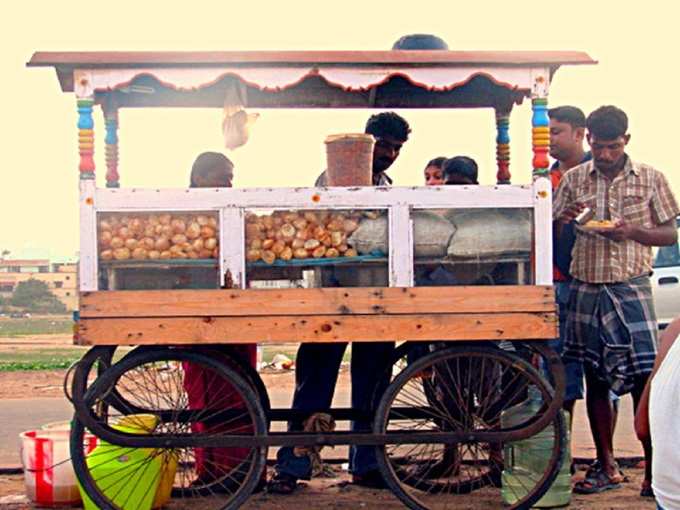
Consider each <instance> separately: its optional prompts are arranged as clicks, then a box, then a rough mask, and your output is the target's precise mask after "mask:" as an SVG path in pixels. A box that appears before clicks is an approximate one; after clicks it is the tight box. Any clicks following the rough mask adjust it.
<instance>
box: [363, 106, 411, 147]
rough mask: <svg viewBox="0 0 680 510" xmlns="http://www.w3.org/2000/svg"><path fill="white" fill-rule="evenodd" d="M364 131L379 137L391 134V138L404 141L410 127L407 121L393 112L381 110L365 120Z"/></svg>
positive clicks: (406, 138)
mask: <svg viewBox="0 0 680 510" xmlns="http://www.w3.org/2000/svg"><path fill="white" fill-rule="evenodd" d="M364 132H365V133H367V134H370V135H373V136H375V137H376V138H380V137H382V136H391V137H392V138H394V139H396V140H399V141H401V142H405V141H406V140H408V134H409V133H410V132H411V128H410V127H409V125H408V122H406V120H404V119H403V118H402V117H400V116H399V115H397V114H396V113H394V112H382V113H376V114H375V115H371V117H370V118H369V119H368V121H367V122H366V128H365V129H364Z"/></svg>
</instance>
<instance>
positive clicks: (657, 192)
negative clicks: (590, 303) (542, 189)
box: [553, 157, 678, 283]
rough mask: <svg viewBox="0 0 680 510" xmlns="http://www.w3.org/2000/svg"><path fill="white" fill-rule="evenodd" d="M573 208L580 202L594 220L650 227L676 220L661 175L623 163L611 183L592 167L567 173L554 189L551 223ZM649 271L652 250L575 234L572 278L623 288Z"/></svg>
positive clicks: (591, 164) (589, 164) (674, 204)
mask: <svg viewBox="0 0 680 510" xmlns="http://www.w3.org/2000/svg"><path fill="white" fill-rule="evenodd" d="M573 202H583V203H585V204H586V205H587V206H588V207H590V208H591V209H592V210H593V211H595V218H596V219H598V220H612V221H616V220H624V221H625V222H626V223H629V224H633V225H641V226H643V227H647V228H650V227H655V226H658V225H660V224H662V223H666V222H667V221H669V220H672V219H673V218H675V217H676V216H677V214H678V204H677V202H676V200H675V197H674V196H673V192H672V191H671V189H670V187H669V185H668V181H667V180H666V178H665V177H664V175H663V174H662V173H661V172H659V171H658V170H655V169H654V168H652V167H651V166H649V165H645V164H642V163H636V162H634V161H631V159H630V158H629V157H626V163H625V165H624V168H623V170H622V171H621V172H620V173H619V174H618V175H617V176H616V177H615V178H614V180H613V181H610V180H609V179H608V178H607V177H605V176H604V175H603V174H602V173H600V172H599V171H598V170H597V168H596V167H595V164H594V162H593V161H588V162H586V163H583V164H581V165H579V166H577V167H574V168H572V169H571V170H569V171H568V172H567V173H566V174H565V175H564V177H563V178H562V181H561V182H560V186H559V187H558V188H557V193H556V195H555V200H554V202H553V217H554V218H555V219H557V218H558V217H559V216H560V215H561V214H562V212H563V211H564V210H565V209H566V208H567V207H569V205H570V204H572V203H573ZM651 271H652V248H651V247H650V246H644V245H642V244H640V243H638V242H637V241H632V240H630V239H627V240H625V241H620V242H617V241H612V240H609V239H607V238H605V237H603V236H601V235H598V234H594V233H590V232H585V231H584V230H582V229H578V228H577V233H576V245H575V246H574V252H573V259H572V262H571V271H570V272H571V275H572V276H573V277H574V278H576V279H578V280H581V281H583V282H588V283H613V282H625V281H628V280H630V279H631V278H635V277H637V276H641V275H645V274H649V273H650V272H651Z"/></svg>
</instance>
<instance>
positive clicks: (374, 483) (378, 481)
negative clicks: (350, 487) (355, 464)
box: [352, 469, 387, 489]
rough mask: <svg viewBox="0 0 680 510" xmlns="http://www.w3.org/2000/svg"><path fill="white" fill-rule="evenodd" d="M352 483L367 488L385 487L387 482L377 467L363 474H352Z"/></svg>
mask: <svg viewBox="0 0 680 510" xmlns="http://www.w3.org/2000/svg"><path fill="white" fill-rule="evenodd" d="M352 484H354V485H359V486H360V487H367V488H369V489H387V484H386V483H385V480H384V478H383V477H382V475H381V474H380V471H378V470H377V469H375V470H373V471H367V472H366V473H364V474H363V475H352Z"/></svg>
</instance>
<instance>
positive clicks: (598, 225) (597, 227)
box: [581, 220, 618, 232]
mask: <svg viewBox="0 0 680 510" xmlns="http://www.w3.org/2000/svg"><path fill="white" fill-rule="evenodd" d="M617 226H618V223H616V222H614V221H611V220H590V221H588V222H586V223H585V224H584V225H582V226H581V228H582V229H583V230H586V231H588V232H610V231H612V230H614V229H615V228H616V227H617Z"/></svg>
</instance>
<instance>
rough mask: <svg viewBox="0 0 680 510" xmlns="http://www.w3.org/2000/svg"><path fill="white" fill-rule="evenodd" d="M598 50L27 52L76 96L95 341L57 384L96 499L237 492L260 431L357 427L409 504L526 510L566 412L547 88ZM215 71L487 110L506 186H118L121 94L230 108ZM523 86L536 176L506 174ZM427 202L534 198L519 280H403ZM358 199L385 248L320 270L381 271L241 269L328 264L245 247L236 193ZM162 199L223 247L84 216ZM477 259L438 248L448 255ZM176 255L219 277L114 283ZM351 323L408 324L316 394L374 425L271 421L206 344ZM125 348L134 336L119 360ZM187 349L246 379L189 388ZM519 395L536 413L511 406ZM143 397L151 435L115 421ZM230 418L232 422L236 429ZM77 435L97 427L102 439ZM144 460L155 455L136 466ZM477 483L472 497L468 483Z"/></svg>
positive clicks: (86, 318)
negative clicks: (375, 389)
mask: <svg viewBox="0 0 680 510" xmlns="http://www.w3.org/2000/svg"><path fill="white" fill-rule="evenodd" d="M592 63H594V62H593V61H592V60H591V59H590V58H589V57H588V56H587V55H585V54H583V53H579V52H505V51H502V52H464V51H362V52H314V51H303V52H190V53H177V52H153V53H143V52H142V53H115V52H92V53H46V52H38V53H36V54H35V55H34V56H33V58H32V59H31V61H30V62H29V66H53V67H54V68H55V69H56V71H57V75H58V78H59V82H60V84H61V88H62V90H63V91H64V92H73V93H75V96H76V100H77V108H78V114H79V120H78V143H79V151H80V167H79V170H80V177H81V178H80V228H81V244H80V272H79V279H80V281H79V285H80V313H79V320H78V327H77V336H76V342H77V343H78V344H80V345H91V346H93V347H92V349H91V350H90V351H88V353H87V354H86V355H85V356H84V357H83V359H82V360H81V361H80V362H79V363H78V364H77V366H76V367H75V370H74V371H73V374H72V375H73V377H72V380H71V381H70V382H69V385H70V393H71V398H72V401H73V404H74V408H75V417H74V421H73V430H72V445H71V447H72V457H73V462H74V465H75V468H76V472H77V474H78V477H79V479H80V481H81V483H82V485H83V487H84V488H85V491H86V492H87V494H88V495H89V497H90V498H91V499H92V501H94V502H95V503H96V504H97V505H99V507H100V508H115V509H118V508H131V505H132V506H134V505H137V504H138V503H139V501H138V500H136V499H135V498H137V497H139V494H140V493H142V494H150V493H153V494H155V495H156V503H160V500H159V499H158V498H160V496H158V494H160V490H158V489H157V487H158V486H159V485H161V486H163V484H164V483H165V484H166V485H168V487H167V490H168V491H169V490H170V489H169V486H170V485H172V492H171V494H172V500H171V501H166V502H165V505H166V506H168V507H170V508H175V507H178V508H181V507H183V506H192V505H198V506H199V507H200V508H237V507H238V506H240V505H241V504H242V503H243V502H244V501H245V500H246V498H247V497H248V495H249V494H250V493H251V492H252V490H253V489H254V488H255V486H256V485H257V483H258V481H259V480H260V477H261V473H262V469H263V467H264V465H265V462H266V459H267V451H268V447H270V446H276V447H278V446H284V445H288V446H298V447H301V446H307V447H315V446H321V445H340V444H345V445H346V444H353V445H358V444H359V445H375V452H376V455H377V458H378V463H379V465H380V469H381V472H382V474H383V476H384V478H385V481H386V482H387V484H388V486H389V487H390V488H391V489H392V490H393V492H394V493H395V494H396V495H397V496H398V497H399V498H400V499H401V500H402V501H403V502H404V503H405V504H406V505H407V506H408V507H410V508H456V507H460V506H464V507H465V508H471V506H470V505H471V504H472V505H474V503H471V501H473V502H474V501H478V502H479V505H480V508H481V507H482V506H486V507H488V506H491V507H494V506H500V505H501V502H503V503H504V504H506V505H509V507H511V508H529V507H530V506H531V505H532V504H533V503H535V502H536V501H537V500H538V499H539V498H540V497H541V496H542V495H543V494H544V493H545V492H546V490H547V489H548V487H549V486H550V484H551V482H552V481H553V480H554V479H555V477H556V475H557V472H558V470H559V468H560V465H561V460H562V455H563V452H564V431H565V425H564V421H563V418H562V415H561V413H559V412H558V410H559V409H560V408H561V404H562V396H561V395H562V394H563V390H564V373H563V370H562V367H561V364H560V362H559V359H558V357H557V356H556V355H555V354H554V353H553V352H552V351H551V350H550V349H548V348H547V347H546V346H545V340H548V339H553V338H555V337H556V336H557V319H556V313H555V302H554V296H553V289H552V287H551V285H552V263H551V259H552V257H551V250H552V247H551V242H552V241H551V225H552V220H551V217H552V215H551V190H550V182H549V180H548V179H547V178H546V176H547V172H548V167H549V162H548V157H547V152H548V141H549V133H548V118H547V95H548V87H549V83H550V80H551V78H552V76H553V74H554V73H555V71H556V70H557V69H558V67H559V66H561V65H564V64H592ZM227 90H232V91H233V90H237V91H238V94H239V97H241V98H243V101H244V104H245V105H247V107H248V108H249V109H260V108H262V109H264V108H327V107H328V108H330V107H332V108H366V109H398V108H460V107H464V108H493V109H494V110H495V114H496V115H495V118H496V127H497V139H496V142H497V161H498V171H497V182H498V184H497V185H495V186H471V187H467V186H465V187H456V186H452V187H446V186H442V187H428V188H425V187H391V188H384V187H373V188H366V187H357V188H335V187H329V188H278V189H270V188H258V189H231V188H220V189H130V188H122V187H120V185H119V174H118V157H117V154H118V138H117V130H118V111H119V110H120V109H121V108H137V107H165V106H174V107H177V106H179V107H217V108H221V107H222V106H223V101H224V97H225V93H226V91H227ZM526 98H530V100H531V106H532V109H533V118H532V126H531V129H532V140H533V153H534V157H533V167H534V169H533V176H534V179H533V181H532V182H531V183H528V184H525V185H513V184H510V172H509V161H510V152H509V142H510V141H509V137H508V127H509V119H510V112H511V110H512V108H513V106H514V105H516V104H520V103H521V102H522V101H523V100H524V99H526ZM97 105H98V106H100V107H101V109H102V111H103V114H104V129H105V131H106V139H105V143H106V162H107V173H106V187H105V188H100V187H97V185H96V181H95V178H94V177H95V165H94V160H93V147H94V120H93V110H94V108H95V107H96V106H97ZM311 178H312V176H310V180H311ZM433 208H438V209H443V208H454V209H458V208H464V209H483V208H501V209H520V208H522V209H527V210H530V211H531V213H532V215H531V217H532V218H533V220H532V226H533V229H532V239H533V241H532V246H531V248H530V249H529V250H527V251H526V252H525V253H521V254H510V255H505V256H504V257H505V258H504V259H502V260H500V259H499V260H496V262H497V263H498V262H502V263H504V264H507V265H508V267H512V268H514V272H511V273H510V274H512V275H513V276H512V277H511V279H510V281H506V282H505V283H506V284H505V285H491V286H477V285H470V286H449V287H418V286H414V274H415V272H416V270H417V268H418V266H419V264H420V265H427V264H428V263H433V261H432V260H429V261H428V260H424V259H422V260H419V259H418V258H417V257H416V256H415V255H414V242H413V238H414V234H413V218H412V215H413V212H414V211H418V210H421V209H433ZM367 209H370V210H380V211H383V212H384V213H385V214H386V215H387V218H388V220H387V221H388V226H389V229H388V230H389V243H388V245H389V249H388V250H387V251H388V252H387V253H385V254H384V255H383V256H382V257H380V256H378V257H364V258H361V257H357V258H347V259H344V260H343V259H338V260H335V261H332V262H333V267H345V268H354V269H355V270H356V271H359V270H363V269H362V268H367V267H368V268H377V267H382V268H383V270H384V272H385V275H386V280H387V281H386V282H385V283H387V284H388V285H387V286H385V285H382V286H372V287H354V288H350V287H338V288H290V289H276V288H274V289H256V288H249V287H250V285H249V282H251V281H254V280H256V279H258V278H259V279H264V280H267V279H299V278H301V275H302V271H303V270H305V271H311V272H312V274H315V272H316V274H318V272H319V271H320V269H319V267H320V264H328V261H325V262H319V261H306V262H303V263H298V264H297V265H296V264H293V263H284V262H279V261H277V263H276V264H273V265H271V266H266V265H264V264H263V263H257V264H246V262H245V246H244V240H245V229H246V227H245V223H246V215H247V214H248V212H249V211H251V210H304V211H321V210H330V211H336V212H337V211H340V210H352V211H363V210H367ZM166 211H170V212H180V213H182V214H190V213H195V212H202V213H207V214H212V215H214V217H215V218H216V225H217V226H218V231H219V240H220V242H219V253H218V256H217V257H216V258H213V259H203V260H160V261H159V260H143V261H133V260H130V261H102V260H100V258H99V257H98V253H99V252H98V238H97V235H98V228H97V225H98V221H99V220H100V218H102V217H104V216H102V215H106V214H109V213H118V214H121V213H124V214H140V213H146V214H158V213H160V212H166ZM470 262H471V261H465V260H457V261H451V260H444V261H442V260H438V261H435V263H444V264H449V265H453V266H457V267H460V265H461V264H466V263H468V264H469V263H470ZM473 262H474V263H477V264H478V263H479V262H480V261H479V260H476V261H473ZM178 270H181V271H198V272H199V273H200V272H202V274H203V275H204V281H207V282H208V283H207V284H204V285H199V286H203V287H211V286H212V287H213V288H212V289H210V288H194V289H187V288H177V286H173V285H172V284H169V283H168V284H167V285H161V286H157V287H156V288H155V290H124V289H126V288H127V289H130V286H129V285H130V284H129V282H130V281H139V278H141V277H140V275H141V274H142V273H143V272H146V273H149V272H151V273H154V272H155V273H154V274H156V276H155V277H151V280H149V281H155V282H159V281H161V282H162V281H165V282H166V283H167V282H170V281H172V279H173V275H174V274H176V272H177V271H178ZM345 270H347V269H345ZM158 275H160V277H158ZM205 275H207V276H205ZM125 282H128V283H125ZM173 287H174V288H173ZM348 341H349V342H375V341H397V342H404V343H403V344H402V345H401V346H400V347H399V348H398V349H397V350H396V352H395V357H394V360H393V363H392V365H391V366H390V369H389V376H390V381H391V382H390V384H389V387H388V388H387V389H386V390H385V391H384V392H382V393H380V394H378V395H375V396H374V404H375V405H374V406H372V408H371V409H368V410H366V409H352V408H347V409H331V410H319V411H327V412H328V413H330V414H331V415H332V416H333V417H334V418H335V419H336V420H339V421H342V420H350V419H357V418H359V417H364V418H368V419H371V420H372V423H373V431H372V432H361V433H359V432H348V431H328V432H316V433H315V432H298V433H293V432H275V431H272V430H270V424H271V422H277V421H287V420H291V419H299V418H302V416H301V413H300V412H299V411H294V410H290V409H272V408H271V407H270V405H269V399H268V397H267V391H266V388H265V386H264V384H263V383H262V380H261V379H260V377H259V375H258V373H257V372H255V371H254V370H253V369H252V368H250V367H249V366H248V365H246V364H244V363H242V362H239V360H237V359H229V358H226V357H221V356H217V355H212V354H211V353H210V350H209V347H203V346H209V345H212V344H243V343H259V344H269V343H281V342H316V343H325V342H348ZM433 343H436V345H437V346H439V347H436V348H435V347H429V348H428V349H426V352H425V353H424V354H423V353H422V349H421V354H420V355H419V356H417V357H416V356H413V355H409V352H410V349H411V348H412V347H413V346H414V345H417V344H420V345H428V346H430V345H434V344H433ZM118 346H135V348H134V349H133V350H131V351H129V352H127V353H126V354H124V355H123V356H122V357H120V356H117V355H116V348H117V347H118ZM198 346H202V348H200V349H198V348H197V347H198ZM188 366H195V367H201V369H202V370H203V373H204V374H211V377H213V379H220V380H227V381H228V382H229V388H230V389H229V391H230V392H232V393H233V394H234V395H236V397H237V398H232V399H231V400H230V402H232V405H224V403H223V404H221V405H217V404H214V403H213V404H206V403H204V404H203V405H196V404H195V402H192V401H191V400H192V399H191V397H190V396H188V393H189V390H188V389H187V388H186V374H185V372H186V370H187V367H188ZM546 374H547V376H546ZM222 388H224V386H222ZM234 402H236V403H235V404H234ZM528 404H533V407H532V406H531V405H528ZM520 408H521V409H524V410H527V409H529V410H530V411H529V412H526V413H524V414H523V415H522V416H521V418H517V416H519V415H518V414H517V410H518V409H520ZM513 413H514V414H513ZM149 414H150V415H152V418H153V419H152V426H147V429H146V430H143V432H144V433H140V431H139V430H138V431H137V433H133V432H131V431H130V430H128V429H121V425H120V424H121V423H125V420H123V421H122V422H121V417H124V416H127V417H128V419H129V420H133V419H136V418H135V417H139V415H149ZM520 414H521V413H520ZM511 415H512V416H515V418H513V419H511V418H510V416H511ZM130 416H132V418H130ZM147 418H148V416H147ZM129 420H128V423H129ZM145 423H146V422H145ZM230 423H231V424H237V425H235V426H233V427H232V428H231V429H230V427H229V424H230ZM138 428H139V427H138ZM541 431H543V432H541ZM546 431H548V432H546ZM539 432H540V433H541V434H542V436H541V437H542V439H541V440H542V444H543V448H544V449H545V452H544V453H545V454H544V455H543V456H542V457H541V459H542V460H541V461H540V462H539V463H538V464H539V465H538V467H537V468H536V469H535V472H534V474H533V475H531V473H530V474H529V475H526V476H524V475H522V476H524V478H522V477H521V476H520V475H517V474H515V475H513V473H512V472H511V470H510V469H509V464H510V463H511V460H510V458H509V455H512V452H513V450H512V448H513V445H516V446H517V447H518V448H520V449H521V447H522V445H524V446H526V445H527V444H529V443H527V438H532V437H535V436H536V434H538V433H539ZM90 434H94V435H95V436H97V437H98V438H100V439H99V442H100V447H98V448H95V450H92V448H93V440H92V439H91V436H90ZM102 445H103V446H104V448H103V450H102V448H101V446H102ZM114 445H117V446H114ZM135 448H143V449H145V450H135ZM502 448H505V454H504V455H503V453H501V450H502ZM239 449H240V450H239ZM237 450H238V451H240V452H241V453H240V454H239V455H238V456H237V457H238V459H239V460H238V462H235V463H233V465H231V466H230V467H229V468H228V469H222V470H221V471H220V473H219V476H216V477H213V478H212V479H210V480H197V479H196V472H197V471H198V467H197V464H198V463H199V462H204V461H205V459H204V457H205V456H206V455H209V454H210V452H211V451H222V452H235V451H237ZM101 451H104V453H105V455H102V456H101V457H100V458H101V459H103V460H102V462H99V463H98V462H97V455H96V454H95V452H100V453H101ZM133 451H134V452H139V451H144V452H147V453H148V455H146V456H144V457H143V458H144V459H146V460H144V461H143V462H141V463H139V465H125V463H124V462H123V461H122V460H121V459H124V460H125V459H128V458H129V457H132V456H133V455H132V453H131V452H133ZM518 451H519V450H518ZM112 452H113V454H112ZM244 452H245V453H244ZM452 452H453V454H452ZM447 455H448V457H449V461H448V462H449V464H450V465H449V469H448V470H444V471H446V472H442V473H439V474H437V475H436V476H435V475H433V474H432V473H431V472H429V468H430V467H431V466H432V465H434V464H436V463H437V462H439V464H441V462H442V459H443V458H444V457H446V456H447ZM499 455H500V459H499ZM199 457H201V458H202V459H203V460H201V461H199V460H198V458H199ZM504 457H505V459H503V458H504ZM116 462H118V463H122V464H121V466H120V467H119V468H118V470H116V469H114V468H112V467H111V466H110V465H109V464H115V463H116ZM503 462H505V471H503V472H502V474H501V471H500V469H502V464H503ZM154 463H155V464H154ZM102 464H106V465H105V466H102ZM152 465H153V466H155V467H153V470H155V471H154V473H156V474H155V475H154V476H152V477H149V476H145V473H146V471H145V470H149V469H152V468H151V467H150V466H152ZM513 476H515V478H514V479H513ZM107 480H108V481H110V483H107ZM140 480H143V482H142V481H140ZM159 480H160V484H159ZM144 484H148V485H144ZM513 484H514V485H513ZM517 487H520V488H519V489H517ZM140 491H141V492H140ZM471 494H472V495H474V496H475V499H473V500H471V499H470V497H471V496H470V495H471ZM148 499H149V498H148V497H147V500H148ZM152 499H153V498H152ZM132 501H136V503H134V505H133V503H131V502H132ZM149 504H150V503H149Z"/></svg>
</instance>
